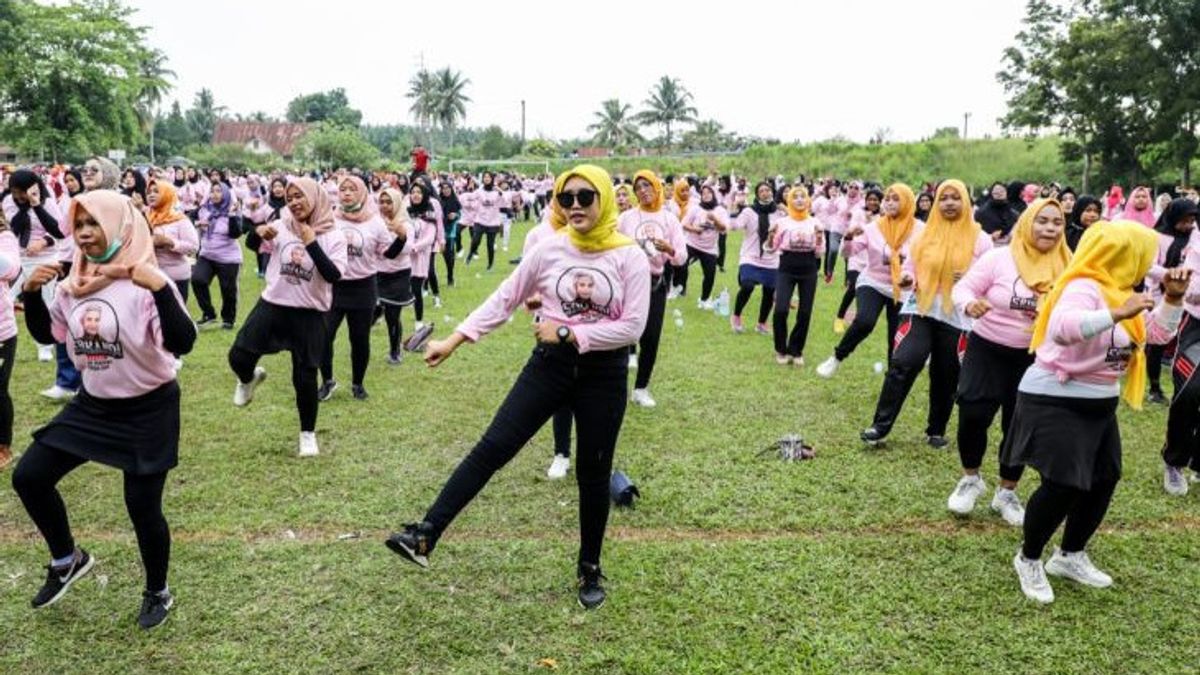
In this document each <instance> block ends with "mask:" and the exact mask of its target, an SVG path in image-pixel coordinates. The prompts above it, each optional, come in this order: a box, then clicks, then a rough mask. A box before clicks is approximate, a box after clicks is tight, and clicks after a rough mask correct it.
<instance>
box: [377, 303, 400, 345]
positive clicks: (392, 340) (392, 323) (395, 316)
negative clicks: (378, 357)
mask: <svg viewBox="0 0 1200 675" xmlns="http://www.w3.org/2000/svg"><path fill="white" fill-rule="evenodd" d="M380 307H381V308H382V309H383V320H384V322H385V323H386V324H387V335H388V355H389V356H392V357H395V356H397V355H399V354H400V341H401V340H402V339H404V324H403V323H402V322H401V321H400V311H401V310H403V309H404V306H403V305H393V304H391V303H387V302H385V303H382V304H381V305H380Z"/></svg>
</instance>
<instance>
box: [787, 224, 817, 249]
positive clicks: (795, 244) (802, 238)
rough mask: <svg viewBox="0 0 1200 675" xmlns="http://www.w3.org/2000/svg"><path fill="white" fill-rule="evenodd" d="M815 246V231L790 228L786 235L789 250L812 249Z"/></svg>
mask: <svg viewBox="0 0 1200 675" xmlns="http://www.w3.org/2000/svg"><path fill="white" fill-rule="evenodd" d="M816 247H817V235H816V231H812V232H805V231H803V230H798V229H797V230H792V231H791V233H790V234H789V235H788V240H787V249H788V250H789V251H812V250H814V249H816Z"/></svg>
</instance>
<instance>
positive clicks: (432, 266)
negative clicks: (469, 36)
mask: <svg viewBox="0 0 1200 675" xmlns="http://www.w3.org/2000/svg"><path fill="white" fill-rule="evenodd" d="M425 285H426V286H428V287H429V291H430V292H431V293H433V294H434V295H435V296H437V295H441V293H440V290H441V289H439V288H438V277H437V254H436V253H434V252H433V251H430V252H429V276H428V277H426V278H425Z"/></svg>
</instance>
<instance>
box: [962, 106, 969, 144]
mask: <svg viewBox="0 0 1200 675" xmlns="http://www.w3.org/2000/svg"><path fill="white" fill-rule="evenodd" d="M970 119H971V113H969V112H967V113H963V140H964V141H965V140H967V122H968V121H969V120H970Z"/></svg>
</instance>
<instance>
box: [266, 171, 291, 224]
mask: <svg viewBox="0 0 1200 675" xmlns="http://www.w3.org/2000/svg"><path fill="white" fill-rule="evenodd" d="M276 183H279V184H280V185H282V186H283V190H284V196H282V197H276V196H275V184H276ZM267 206H270V207H271V215H269V216H267V222H271V221H272V220H279V217H280V212H281V211H283V207H285V206H287V181H285V180H284V179H282V178H275V179H273V180H272V181H271V187H270V189H268V190H267Z"/></svg>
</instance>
